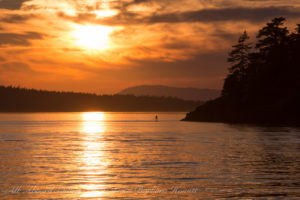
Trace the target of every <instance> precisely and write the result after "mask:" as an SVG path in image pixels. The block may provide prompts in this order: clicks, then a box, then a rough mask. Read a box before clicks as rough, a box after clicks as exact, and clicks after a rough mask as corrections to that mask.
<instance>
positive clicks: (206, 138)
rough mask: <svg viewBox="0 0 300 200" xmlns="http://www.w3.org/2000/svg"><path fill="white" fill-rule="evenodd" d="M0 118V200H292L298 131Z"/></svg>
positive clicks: (140, 117) (105, 117) (116, 117)
mask: <svg viewBox="0 0 300 200" xmlns="http://www.w3.org/2000/svg"><path fill="white" fill-rule="evenodd" d="M156 114H157V113H32V114H0V158H1V159H0V199H114V198H115V199H207V198H213V199H215V198H236V199H241V198H246V199H253V198H255V199H257V198H262V199H265V198H287V199H296V198H297V197H298V198H300V129H298V128H290V127H281V128H278V127H277V128H272V127H255V126H246V125H240V126H238V125H229V124H222V123H193V122H180V121H179V119H181V118H183V117H184V113H159V114H158V117H159V121H158V122H156V121H155V115H156Z"/></svg>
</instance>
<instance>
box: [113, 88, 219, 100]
mask: <svg viewBox="0 0 300 200" xmlns="http://www.w3.org/2000/svg"><path fill="white" fill-rule="evenodd" d="M118 94H131V95H135V96H157V97H176V98H179V99H184V100H193V101H208V100H212V99H215V98H217V97H219V96H220V95H221V91H220V90H214V89H199V88H177V87H169V86H163V85H141V86H135V87H129V88H126V89H124V90H122V91H120V92H119V93H118Z"/></svg>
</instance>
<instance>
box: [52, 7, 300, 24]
mask: <svg viewBox="0 0 300 200" xmlns="http://www.w3.org/2000/svg"><path fill="white" fill-rule="evenodd" d="M58 16H59V17H62V18H65V19H67V20H71V21H74V22H77V23H99V24H106V25H124V24H155V23H181V22H202V23H207V22H216V21H249V22H253V23H256V22H262V21H266V20H269V19H271V18H273V17H278V16H283V17H288V18H300V8H293V7H264V8H245V7H237V8H222V9H202V10H198V11H186V12H172V13H167V14H161V15H159V14H153V15H150V16H146V17H145V16H142V15H139V13H133V12H128V11H126V10H120V13H119V14H118V15H116V16H113V17H111V18H105V19H99V18H97V15H95V14H91V13H79V14H78V15H77V16H68V15H66V14H65V13H62V12H59V13H58Z"/></svg>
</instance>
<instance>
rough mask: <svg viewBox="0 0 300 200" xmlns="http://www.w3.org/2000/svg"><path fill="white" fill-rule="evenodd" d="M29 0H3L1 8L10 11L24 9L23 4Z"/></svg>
mask: <svg viewBox="0 0 300 200" xmlns="http://www.w3.org/2000/svg"><path fill="white" fill-rule="evenodd" d="M25 1H29V0H1V1H0V8H4V9H8V10H18V9H20V8H21V7H22V4H23V3H24V2H25Z"/></svg>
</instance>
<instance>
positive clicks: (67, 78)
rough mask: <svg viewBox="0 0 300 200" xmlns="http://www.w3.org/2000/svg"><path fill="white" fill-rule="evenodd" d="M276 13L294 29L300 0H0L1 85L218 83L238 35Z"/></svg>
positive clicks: (105, 88)
mask: <svg viewBox="0 0 300 200" xmlns="http://www.w3.org/2000/svg"><path fill="white" fill-rule="evenodd" d="M278 16H284V17H286V18H287V19H288V21H287V25H288V26H289V28H290V30H293V29H294V28H295V24H297V23H300V0H289V1H287V0H118V1H117V0H102V1H101V0H85V1H84V0H0V20H1V23H0V48H1V51H0V85H14V86H17V85H20V86H22V87H27V88H37V89H47V90H64V91H70V90H71V91H83V92H96V93H99V94H101V93H114V92H118V91H119V90H121V89H123V88H125V87H129V86H135V85H144V84H147V85H150V84H155V85H158V84H159V85H170V86H179V87H199V88H217V89H220V88H221V87H222V84H223V79H224V77H225V76H226V73H227V68H228V64H227V63H226V58H227V54H228V52H229V51H230V48H231V46H232V45H233V44H234V43H235V42H236V41H237V38H238V36H239V35H240V34H241V33H242V32H243V31H244V30H245V29H246V30H247V31H248V32H249V34H250V35H251V36H252V39H253V40H254V39H255V35H256V33H257V31H258V30H259V29H260V28H261V27H262V26H263V25H264V24H265V23H266V22H268V21H269V20H270V19H272V18H273V17H278Z"/></svg>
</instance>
